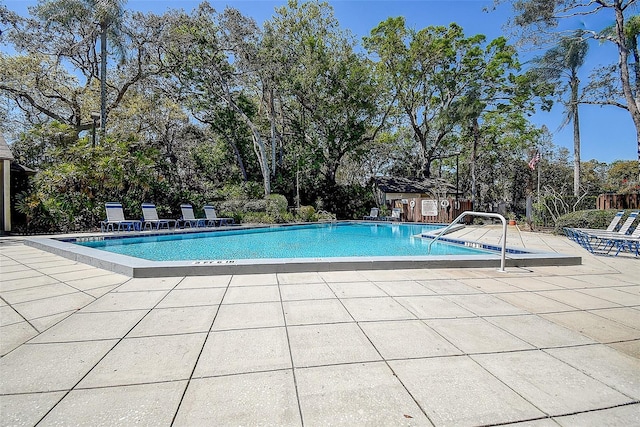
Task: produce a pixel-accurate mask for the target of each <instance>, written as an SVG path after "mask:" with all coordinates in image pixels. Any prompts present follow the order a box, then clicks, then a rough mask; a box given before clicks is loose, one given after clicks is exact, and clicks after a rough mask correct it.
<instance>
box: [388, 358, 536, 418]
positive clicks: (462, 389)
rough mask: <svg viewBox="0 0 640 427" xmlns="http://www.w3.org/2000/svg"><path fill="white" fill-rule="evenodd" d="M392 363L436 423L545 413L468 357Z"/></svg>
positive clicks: (403, 381)
mask: <svg viewBox="0 0 640 427" xmlns="http://www.w3.org/2000/svg"><path fill="white" fill-rule="evenodd" d="M389 364H390V366H391V369H393V371H394V372H395V373H396V375H397V376H398V378H399V379H400V381H402V383H403V384H404V385H405V387H407V389H408V390H409V392H410V393H411V394H412V396H413V397H414V398H415V399H416V401H417V402H418V403H419V404H420V406H421V407H422V408H423V409H424V410H425V412H426V413H427V416H428V417H429V419H430V420H431V421H432V422H433V423H434V424H435V425H436V426H441V425H454V426H470V425H483V424H498V423H506V422H515V421H520V420H527V419H532V418H537V417H540V416H544V414H543V413H542V412H541V411H540V410H538V409H537V408H536V407H535V406H533V405H532V404H530V403H529V402H527V401H526V400H524V399H523V398H522V397H521V396H519V395H518V394H517V393H515V392H514V391H513V390H511V389H510V388H509V387H507V386H505V385H504V384H503V383H502V382H500V381H498V380H497V379H496V378H495V377H493V376H492V375H491V374H489V373H488V372H487V371H486V370H484V369H483V368H482V367H480V366H478V365H477V364H476V363H475V362H474V361H473V360H471V359H469V358H468V357H466V356H454V357H436V358H431V359H413V360H401V361H392V362H389Z"/></svg>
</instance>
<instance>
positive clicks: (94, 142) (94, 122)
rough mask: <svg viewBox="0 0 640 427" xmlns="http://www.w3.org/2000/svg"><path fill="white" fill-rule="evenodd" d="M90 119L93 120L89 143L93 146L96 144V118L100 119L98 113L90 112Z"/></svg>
mask: <svg viewBox="0 0 640 427" xmlns="http://www.w3.org/2000/svg"><path fill="white" fill-rule="evenodd" d="M91 119H92V120H93V126H92V132H93V135H92V137H91V144H92V145H93V146H94V147H95V146H96V124H97V122H98V120H100V113H96V112H95V111H94V112H93V113H91Z"/></svg>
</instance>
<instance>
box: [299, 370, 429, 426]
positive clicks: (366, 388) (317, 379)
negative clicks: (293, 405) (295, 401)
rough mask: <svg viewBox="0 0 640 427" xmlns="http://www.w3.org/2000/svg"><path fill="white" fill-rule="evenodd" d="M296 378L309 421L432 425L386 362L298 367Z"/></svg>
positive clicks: (304, 410) (316, 423) (307, 422)
mask: <svg viewBox="0 0 640 427" xmlns="http://www.w3.org/2000/svg"><path fill="white" fill-rule="evenodd" d="M296 379H297V384H298V392H299V395H300V407H301V409H302V417H303V419H304V422H305V424H306V425H318V426H319V425H335V426H354V425H370V426H384V425H389V426H390V425H403V426H430V425H432V424H431V423H430V422H429V420H428V419H427V417H426V416H425V415H424V413H423V412H422V411H421V410H420V407H418V405H416V403H415V402H414V401H413V399H412V398H411V395H410V394H409V393H407V391H406V390H405V389H404V387H403V386H402V384H401V383H400V382H399V381H398V379H397V378H396V377H395V376H394V374H393V372H392V371H391V370H390V369H389V368H388V367H387V366H386V365H385V364H383V363H359V364H353V365H339V366H321V367H316V368H304V369H298V370H297V371H296ZM319 390H322V392H319Z"/></svg>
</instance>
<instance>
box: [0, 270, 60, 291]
mask: <svg viewBox="0 0 640 427" xmlns="http://www.w3.org/2000/svg"><path fill="white" fill-rule="evenodd" d="M31 271H33V270H31ZM5 276H6V275H5V274H4V273H3V274H2V280H0V292H8V291H15V290H17V289H25V288H33V287H35V286H42V285H51V284H54V283H61V282H60V281H59V280H57V279H54V278H53V277H51V276H45V275H38V276H36V277H31V276H29V275H27V277H19V278H17V279H13V280H10V279H8V278H7V277H5Z"/></svg>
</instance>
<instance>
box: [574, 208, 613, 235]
mask: <svg viewBox="0 0 640 427" xmlns="http://www.w3.org/2000/svg"><path fill="white" fill-rule="evenodd" d="M623 215H624V211H619V212H617V213H616V214H615V216H614V217H613V219H612V220H611V222H610V223H609V226H608V227H607V228H606V229H605V230H600V229H598V228H575V230H578V231H583V232H589V231H607V232H609V231H615V229H616V226H617V225H618V223H619V222H620V220H621V219H622V216H623Z"/></svg>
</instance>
